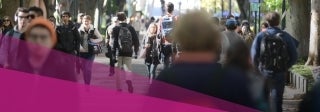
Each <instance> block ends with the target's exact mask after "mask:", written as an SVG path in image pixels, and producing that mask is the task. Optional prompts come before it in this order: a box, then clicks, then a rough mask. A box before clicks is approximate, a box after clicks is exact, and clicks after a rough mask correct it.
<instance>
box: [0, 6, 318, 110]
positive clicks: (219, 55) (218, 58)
mask: <svg viewBox="0 0 320 112" xmlns="http://www.w3.org/2000/svg"><path fill="white" fill-rule="evenodd" d="M173 11H174V5H173V4H172V3H170V2H169V3H167V5H166V14H164V15H163V16H162V17H160V18H158V19H157V20H156V19H155V18H154V17H151V18H150V20H149V21H145V20H143V19H142V17H141V13H137V14H136V15H135V16H133V17H130V18H127V16H126V14H125V13H124V12H118V13H117V14H116V16H115V17H112V19H111V23H110V24H109V25H108V27H107V29H106V39H105V43H106V51H105V55H106V57H108V58H109V59H110V66H111V67H110V70H109V73H108V74H109V76H113V75H116V76H117V77H119V74H120V73H118V71H117V70H115V68H119V69H121V70H124V71H126V72H127V73H126V74H125V80H126V81H125V82H126V84H127V87H128V91H129V92H130V93H133V91H134V86H133V85H134V82H133V79H132V76H131V75H132V74H130V72H132V59H133V58H135V59H137V58H138V57H139V58H143V59H144V61H145V65H146V68H147V74H146V75H147V77H149V79H150V80H149V82H150V84H151V88H152V87H153V86H154V85H152V81H153V79H156V80H158V81H163V82H166V83H169V84H173V85H176V86H179V87H182V88H186V89H189V90H193V91H196V92H200V93H203V94H206V95H209V96H213V97H217V98H221V99H224V100H227V101H230V102H234V103H238V104H241V105H245V106H248V107H251V108H255V109H258V110H261V111H271V112H281V111H282V100H283V93H284V87H285V73H286V72H287V70H288V69H289V68H290V67H291V66H292V65H293V64H295V62H296V61H297V50H296V49H297V47H298V44H299V43H298V42H297V41H296V40H295V39H294V38H293V37H292V36H291V35H290V34H288V33H286V32H285V31H282V30H281V29H279V28H278V25H279V24H280V15H279V14H278V13H275V12H271V13H268V14H267V15H265V22H264V23H263V24H262V30H261V32H259V33H257V34H254V33H253V31H252V30H251V28H250V23H249V22H248V21H246V20H243V21H242V22H240V21H239V19H238V18H236V17H233V16H231V15H230V16H228V18H226V19H221V20H219V18H216V17H214V18H212V17H210V16H209V15H208V14H207V13H205V12H203V11H199V10H194V11H188V12H187V13H186V14H183V15H179V16H180V17H178V15H174V14H173ZM60 17H61V18H59V19H61V23H59V24H56V19H57V18H55V17H54V16H49V17H48V18H45V17H43V11H42V10H41V8H38V7H30V8H22V7H21V8H18V9H17V11H16V13H15V18H17V21H16V23H17V24H16V25H14V22H13V21H12V19H11V18H10V17H9V16H4V17H3V18H2V21H1V26H0V33H1V38H0V67H2V68H7V69H13V70H18V71H23V72H28V73H34V74H40V75H44V76H49V77H53V78H58V79H63V80H69V81H77V80H76V74H79V73H82V74H83V79H84V83H85V84H87V85H90V84H91V77H92V65H93V60H94V59H95V56H96V55H97V54H100V53H102V52H103V51H102V48H101V47H102V46H101V43H102V42H103V36H102V35H101V34H100V32H99V30H98V29H97V28H95V27H94V26H93V25H92V22H93V21H92V20H93V19H92V18H91V16H89V15H86V14H84V13H80V14H79V15H78V21H77V22H72V21H71V14H70V13H69V12H66V11H63V12H61V15H60ZM143 29H147V30H146V33H145V35H144V36H143V38H142V42H141V43H140V41H139V37H140V34H142V33H141V32H142V31H143ZM20 40H23V41H20ZM24 48H26V49H24ZM139 48H140V49H139ZM54 50H56V51H59V52H61V53H63V54H65V55H71V57H68V58H62V59H60V58H57V57H59V56H58V55H57V54H56V53H53V52H55V51H54ZM139 51H140V52H139ZM64 63H67V65H68V66H61V65H63V64H64ZM159 64H163V65H164V69H163V70H162V71H161V72H160V74H157V72H156V71H157V69H158V65H159ZM52 67H54V69H53V68H52ZM57 69H60V71H63V72H64V73H61V72H59V71H57ZM61 74H64V75H61ZM317 87H318V86H316V87H315V88H317ZM117 90H119V91H122V87H121V85H119V84H118V83H117ZM150 90H152V91H151V93H152V92H154V90H156V89H150ZM167 92H168V94H171V93H170V91H167ZM313 92H314V93H318V91H316V90H315V91H313ZM307 98H308V100H311V99H310V98H309V97H307ZM317 98H318V97H317ZM313 102H317V103H318V102H319V101H317V100H316V101H313ZM304 103H306V104H307V103H310V102H307V101H305V102H304ZM305 108H306V107H303V106H301V109H305ZM314 108H315V107H314ZM315 109H316V108H315Z"/></svg>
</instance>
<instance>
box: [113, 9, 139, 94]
mask: <svg viewBox="0 0 320 112" xmlns="http://www.w3.org/2000/svg"><path fill="white" fill-rule="evenodd" d="M117 17H118V21H119V25H118V26H116V27H114V28H113V30H112V38H114V42H113V46H112V51H114V52H116V57H117V58H116V59H117V61H118V64H117V67H118V68H120V69H122V70H124V71H126V72H129V73H126V74H125V75H126V79H125V80H126V83H127V85H128V91H129V92H130V93H133V85H132V76H131V75H132V74H131V73H130V72H131V71H132V57H134V58H137V53H138V51H139V45H140V44H139V38H138V34H137V33H136V30H135V29H134V28H133V27H132V26H131V25H129V24H127V23H126V19H127V17H126V15H125V13H124V12H118V13H117ZM117 72H118V73H117ZM119 72H120V71H116V76H117V77H118V78H117V79H118V80H117V81H118V82H117V89H118V90H119V91H121V83H120V78H119V77H120V73H119Z"/></svg>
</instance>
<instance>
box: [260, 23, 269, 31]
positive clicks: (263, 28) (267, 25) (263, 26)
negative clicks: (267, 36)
mask: <svg viewBox="0 0 320 112" xmlns="http://www.w3.org/2000/svg"><path fill="white" fill-rule="evenodd" d="M268 27H269V24H268V23H267V22H262V23H261V31H265V30H266V29H267V28H268Z"/></svg>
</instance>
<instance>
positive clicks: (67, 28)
mask: <svg viewBox="0 0 320 112" xmlns="http://www.w3.org/2000/svg"><path fill="white" fill-rule="evenodd" d="M56 31H57V40H58V41H57V44H56V46H55V49H57V50H59V51H62V52H65V53H69V54H75V51H77V52H79V47H80V34H79V32H78V29H77V27H76V26H75V25H74V24H73V23H72V22H71V21H70V23H69V24H68V25H63V24H62V25H60V26H57V29H56Z"/></svg>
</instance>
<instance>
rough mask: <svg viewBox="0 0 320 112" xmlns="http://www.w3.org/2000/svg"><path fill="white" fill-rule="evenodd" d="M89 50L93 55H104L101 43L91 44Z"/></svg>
mask: <svg viewBox="0 0 320 112" xmlns="http://www.w3.org/2000/svg"><path fill="white" fill-rule="evenodd" d="M88 50H89V53H91V54H100V53H102V48H101V45H100V44H99V43H93V42H89V44H88Z"/></svg>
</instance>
